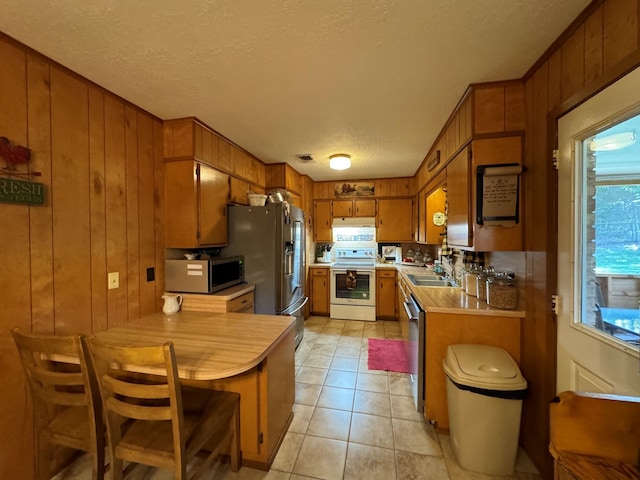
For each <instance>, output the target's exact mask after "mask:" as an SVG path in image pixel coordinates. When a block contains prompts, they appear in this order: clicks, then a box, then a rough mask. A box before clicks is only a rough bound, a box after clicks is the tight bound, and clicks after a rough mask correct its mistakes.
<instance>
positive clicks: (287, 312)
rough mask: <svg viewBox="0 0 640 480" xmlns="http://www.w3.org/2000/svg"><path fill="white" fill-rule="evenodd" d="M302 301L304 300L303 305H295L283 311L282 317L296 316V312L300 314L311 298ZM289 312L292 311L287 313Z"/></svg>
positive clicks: (303, 298)
mask: <svg viewBox="0 0 640 480" xmlns="http://www.w3.org/2000/svg"><path fill="white" fill-rule="evenodd" d="M301 300H302V303H300V304H299V305H298V306H296V304H295V303H294V304H293V305H291V306H290V307H287V308H285V309H284V310H283V311H281V312H280V315H294V314H295V313H296V312H298V311H299V310H300V309H301V308H302V307H304V306H305V305H306V304H307V302H308V301H309V297H302V298H301ZM293 307H295V308H293ZM291 309H293V310H291ZM287 310H291V311H287Z"/></svg>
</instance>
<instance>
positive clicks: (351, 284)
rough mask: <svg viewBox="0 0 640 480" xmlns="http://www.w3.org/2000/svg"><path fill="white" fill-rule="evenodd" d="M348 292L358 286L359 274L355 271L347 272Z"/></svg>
mask: <svg viewBox="0 0 640 480" xmlns="http://www.w3.org/2000/svg"><path fill="white" fill-rule="evenodd" d="M345 284H346V286H347V290H353V289H355V288H356V286H357V284H358V274H357V272H356V271H355V270H347V279H346V280H345Z"/></svg>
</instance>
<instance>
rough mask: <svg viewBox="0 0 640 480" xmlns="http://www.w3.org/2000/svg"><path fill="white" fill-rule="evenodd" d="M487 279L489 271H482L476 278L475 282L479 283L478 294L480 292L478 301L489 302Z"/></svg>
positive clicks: (477, 286)
mask: <svg viewBox="0 0 640 480" xmlns="http://www.w3.org/2000/svg"><path fill="white" fill-rule="evenodd" d="M487 277H488V272H487V270H480V272H478V273H477V274H476V275H475V276H474V278H475V281H476V282H477V285H476V292H478V294H477V297H478V300H485V301H486V300H487Z"/></svg>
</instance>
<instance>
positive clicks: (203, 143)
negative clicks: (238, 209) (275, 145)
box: [163, 117, 265, 248]
mask: <svg viewBox="0 0 640 480" xmlns="http://www.w3.org/2000/svg"><path fill="white" fill-rule="evenodd" d="M163 138H164V159H165V163H164V166H165V192H166V202H165V203H166V218H167V222H166V224H167V228H166V245H165V246H166V247H167V248H199V247H213V246H216V247H217V246H225V245H226V244H227V203H229V202H230V203H238V204H243V205H245V204H247V203H248V202H247V191H248V190H251V191H253V192H256V193H263V192H264V184H265V169H264V165H263V164H262V162H260V161H259V160H258V159H256V158H254V157H253V156H251V155H250V154H249V153H247V152H245V151H244V150H242V149H241V148H239V147H238V146H236V145H234V144H233V143H231V142H229V141H228V140H227V139H225V138H224V137H222V136H220V135H218V134H217V133H216V132H214V131H213V130H212V129H210V128H208V127H207V126H205V125H204V124H202V123H201V122H199V121H198V120H197V119H195V118H192V117H190V118H180V119H175V120H166V121H165V122H163Z"/></svg>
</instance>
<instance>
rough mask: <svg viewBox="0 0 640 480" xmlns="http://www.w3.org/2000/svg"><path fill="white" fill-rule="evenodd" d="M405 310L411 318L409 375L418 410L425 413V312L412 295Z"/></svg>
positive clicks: (405, 305)
mask: <svg viewBox="0 0 640 480" xmlns="http://www.w3.org/2000/svg"><path fill="white" fill-rule="evenodd" d="M404 308H405V310H406V312H407V316H408V317H409V341H408V344H407V350H408V356H409V373H410V378H411V389H412V393H413V401H414V403H415V405H416V410H417V411H418V412H420V413H422V412H424V358H425V357H424V356H425V323H426V314H425V311H424V310H422V308H420V304H419V303H418V301H417V300H416V299H415V298H414V296H413V295H412V294H409V296H407V297H405V301H404Z"/></svg>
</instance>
